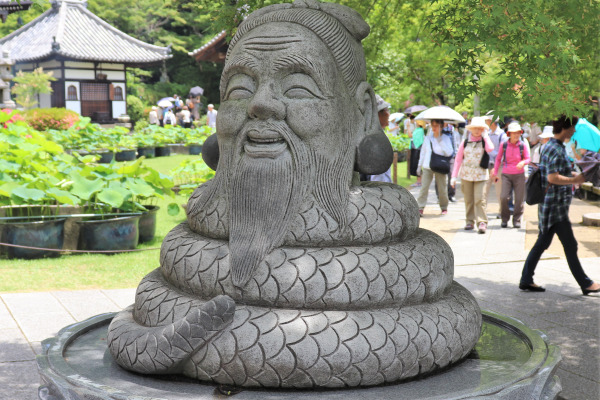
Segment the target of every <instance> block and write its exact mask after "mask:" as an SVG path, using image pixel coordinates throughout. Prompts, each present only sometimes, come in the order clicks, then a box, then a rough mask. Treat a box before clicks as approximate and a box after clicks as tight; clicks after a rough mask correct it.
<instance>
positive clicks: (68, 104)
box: [65, 100, 81, 115]
mask: <svg viewBox="0 0 600 400" xmlns="http://www.w3.org/2000/svg"><path fill="white" fill-rule="evenodd" d="M65 108H66V109H67V110H72V111H75V112H76V113H77V114H79V115H81V102H79V101H68V100H65Z"/></svg>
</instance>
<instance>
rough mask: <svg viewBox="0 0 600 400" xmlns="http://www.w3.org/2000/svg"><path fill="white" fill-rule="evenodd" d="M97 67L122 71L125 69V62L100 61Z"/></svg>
mask: <svg viewBox="0 0 600 400" xmlns="http://www.w3.org/2000/svg"><path fill="white" fill-rule="evenodd" d="M98 69H102V70H105V69H112V70H117V71H123V70H125V64H113V63H100V64H98Z"/></svg>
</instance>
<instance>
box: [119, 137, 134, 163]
mask: <svg viewBox="0 0 600 400" xmlns="http://www.w3.org/2000/svg"><path fill="white" fill-rule="evenodd" d="M118 146H119V151H117V153H116V154H115V159H116V160H117V161H134V160H135V159H136V156H137V140H136V139H135V138H134V137H133V136H131V135H123V136H121V137H120V139H119V145H118Z"/></svg>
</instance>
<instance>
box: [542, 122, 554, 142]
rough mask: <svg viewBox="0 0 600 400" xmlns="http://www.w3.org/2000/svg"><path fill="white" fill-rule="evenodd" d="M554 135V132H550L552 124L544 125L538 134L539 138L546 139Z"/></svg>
mask: <svg viewBox="0 0 600 400" xmlns="http://www.w3.org/2000/svg"><path fill="white" fill-rule="evenodd" d="M551 137H554V133H553V132H552V126H550V125H546V126H545V127H544V130H543V131H542V134H541V135H540V136H539V138H540V139H548V138H551Z"/></svg>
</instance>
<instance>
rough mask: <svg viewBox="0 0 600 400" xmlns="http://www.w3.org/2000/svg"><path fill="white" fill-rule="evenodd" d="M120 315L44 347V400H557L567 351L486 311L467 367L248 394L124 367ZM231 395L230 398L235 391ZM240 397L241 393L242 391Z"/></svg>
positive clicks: (89, 323) (76, 327) (64, 333)
mask: <svg viewBox="0 0 600 400" xmlns="http://www.w3.org/2000/svg"><path fill="white" fill-rule="evenodd" d="M114 315H115V314H114V313H110V314H102V315H98V316H95V317H92V318H90V319H88V320H86V321H83V322H80V323H76V324H73V325H70V326H67V327H65V328H63V329H62V330H61V331H60V332H59V333H58V335H57V336H56V337H54V338H50V339H46V340H44V342H42V347H43V354H42V355H41V356H38V368H39V372H40V375H41V382H42V383H41V386H40V388H39V398H40V399H41V400H49V399H53V400H59V399H65V400H66V399H69V400H83V399H102V400H108V399H129V400H134V399H137V400H142V399H146V400H150V399H152V400H159V399H168V400H184V399H186V400H187V399H196V400H198V399H219V398H223V395H224V394H230V395H232V396H233V397H234V398H235V399H256V400H259V399H261V400H262V399H266V400H270V399H273V400H274V399H290V400H291V399H301V398H318V399H326V400H331V399H336V400H338V399H339V400H342V399H343V400H353V399H356V400H364V399H365V398H367V399H382V400H383V399H399V398H403V399H415V400H417V399H423V400H424V399H429V400H431V399H445V400H448V399H469V398H475V397H479V396H488V395H491V396H493V398H494V399H507V400H508V399H524V398H527V399H555V398H556V397H557V396H558V394H559V393H560V391H561V389H562V388H561V385H560V381H559V378H558V377H557V376H555V371H556V368H557V367H558V364H559V363H560V360H561V356H560V350H559V348H558V347H557V346H554V345H550V344H549V343H548V342H547V338H546V336H545V335H544V334H543V333H542V332H540V331H536V330H532V329H529V328H528V327H526V326H525V325H523V324H522V323H521V322H519V321H517V320H515V319H513V318H510V317H506V316H502V315H499V314H495V313H491V312H487V311H484V312H483V327H482V333H481V337H480V339H479V342H478V343H477V346H476V347H475V349H474V350H473V351H472V352H471V354H470V355H469V356H468V357H467V359H465V360H464V361H462V362H461V363H459V364H457V365H454V366H452V367H450V368H448V369H446V370H444V371H441V372H439V373H436V374H434V375H431V376H429V377H427V378H424V379H419V380H415V381H411V382H404V383H399V384H392V385H386V386H378V387H371V388H364V389H346V390H344V389H341V390H306V391H292V390H242V391H239V392H237V390H236V388H228V387H217V386H214V385H209V384H202V383H198V381H196V380H188V379H186V378H182V377H180V376H147V375H146V376H144V375H139V374H135V373H131V372H128V371H125V370H123V369H122V368H120V367H119V366H118V365H117V364H116V363H115V362H114V361H113V359H112V356H111V355H110V353H109V352H108V349H107V345H106V334H107V328H108V325H109V323H110V321H111V320H112V318H113V317H114ZM228 392H229V393H228ZM236 392H237V393H236Z"/></svg>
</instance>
